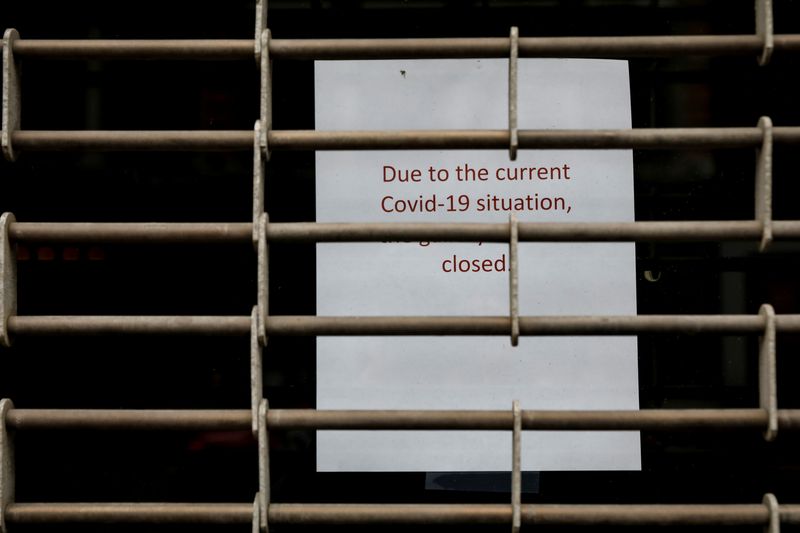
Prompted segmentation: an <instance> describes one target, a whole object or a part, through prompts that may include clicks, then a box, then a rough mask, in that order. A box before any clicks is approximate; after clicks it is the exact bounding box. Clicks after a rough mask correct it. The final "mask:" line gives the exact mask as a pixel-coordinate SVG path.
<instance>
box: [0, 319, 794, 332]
mask: <svg viewBox="0 0 800 533" xmlns="http://www.w3.org/2000/svg"><path fill="white" fill-rule="evenodd" d="M764 320H765V319H764V317H762V316H759V315H626V316H612V315H609V316H524V317H523V316H521V317H519V326H520V334H521V335H537V336H551V335H640V334H649V333H689V334H693V333H710V334H728V335H743V334H758V333H761V332H763V330H764ZM508 324H509V321H508V317H507V316H467V317H461V316H451V317H443V316H367V317H357V316H309V315H298V316H290V315H282V316H281V315H272V316H269V317H268V318H267V321H266V330H267V331H266V333H267V335H277V336H314V335H387V336H392V335H486V336H490V335H508ZM775 325H776V330H777V331H778V332H779V333H798V332H800V314H795V315H788V314H787V315H776V317H775ZM8 331H9V332H10V333H11V334H13V335H132V334H145V335H146V334H151V335H166V334H172V335H241V336H244V335H249V334H250V317H249V316H84V315H75V316H70V315H65V316H13V317H9V319H8Z"/></svg>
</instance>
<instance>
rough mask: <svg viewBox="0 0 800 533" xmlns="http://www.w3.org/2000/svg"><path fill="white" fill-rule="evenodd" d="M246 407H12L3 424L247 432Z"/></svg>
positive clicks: (25, 427)
mask: <svg viewBox="0 0 800 533" xmlns="http://www.w3.org/2000/svg"><path fill="white" fill-rule="evenodd" d="M251 420H252V414H251V412H250V411H249V410H246V409H242V410H235V409H229V410H189V409H186V410H166V409H151V410H144V409H141V410H139V409H132V410H131V409H11V410H10V411H9V412H8V414H7V415H6V423H7V424H8V426H9V427H12V428H15V429H17V430H28V429H69V430H74V429H104V430H113V429H124V430H176V431H206V430H215V431H238V430H242V431H246V430H249V429H250V422H251Z"/></svg>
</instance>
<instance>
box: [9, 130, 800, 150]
mask: <svg viewBox="0 0 800 533" xmlns="http://www.w3.org/2000/svg"><path fill="white" fill-rule="evenodd" d="M518 137H519V148H520V149H523V148H525V149H615V148H616V149H643V150H664V149H677V148H708V149H710V148H746V147H757V146H760V145H761V142H762V138H763V133H762V131H761V130H760V129H759V128H643V129H630V130H519V131H518ZM11 139H12V142H13V144H14V146H16V147H17V148H19V149H20V150H170V151H181V150H183V151H203V150H231V151H244V150H250V149H251V148H252V144H253V132H252V131H249V130H243V131H238V130H237V131H226V130H219V131H217V130H205V131H203V130H195V131H102V130H100V131H97V130H95V131H38V130H19V131H15V132H13V134H12V137H11ZM773 139H774V142H775V143H779V144H780V143H783V144H787V143H789V144H798V143H800V127H776V128H774V129H773ZM267 144H268V146H269V148H270V150H443V149H449V150H458V149H463V150H466V149H469V150H474V149H498V150H503V149H507V148H508V130H438V131H437V130H406V131H316V130H270V131H269V133H268V134H267Z"/></svg>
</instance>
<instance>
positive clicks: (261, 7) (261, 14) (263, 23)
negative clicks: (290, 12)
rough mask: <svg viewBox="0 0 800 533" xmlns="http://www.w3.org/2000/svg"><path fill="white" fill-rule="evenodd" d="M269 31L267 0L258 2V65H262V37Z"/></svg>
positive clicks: (256, 50)
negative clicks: (266, 30) (265, 31)
mask: <svg viewBox="0 0 800 533" xmlns="http://www.w3.org/2000/svg"><path fill="white" fill-rule="evenodd" d="M265 29H267V0H256V32H255V39H254V41H255V53H256V64H257V65H260V64H261V35H262V34H263V33H264V30H265Z"/></svg>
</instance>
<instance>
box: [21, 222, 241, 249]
mask: <svg viewBox="0 0 800 533" xmlns="http://www.w3.org/2000/svg"><path fill="white" fill-rule="evenodd" d="M252 227H253V226H252V224H251V223H249V222H243V223H221V222H211V223H156V222H148V223H130V222H125V223H113V222H112V223H105V222H104V223H92V222H89V223H75V222H21V223H17V224H15V225H13V224H12V225H11V227H10V228H9V236H10V237H11V239H13V240H15V241H17V242H86V243H141V244H149V243H167V244H180V243H217V242H251V240H252Z"/></svg>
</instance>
